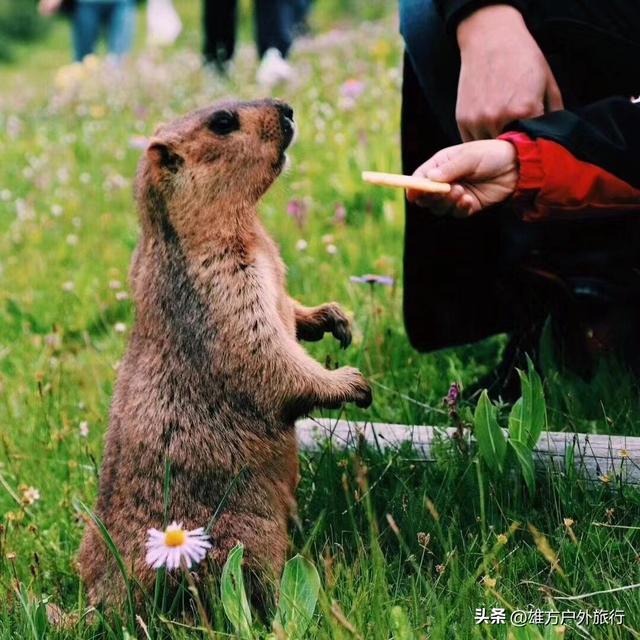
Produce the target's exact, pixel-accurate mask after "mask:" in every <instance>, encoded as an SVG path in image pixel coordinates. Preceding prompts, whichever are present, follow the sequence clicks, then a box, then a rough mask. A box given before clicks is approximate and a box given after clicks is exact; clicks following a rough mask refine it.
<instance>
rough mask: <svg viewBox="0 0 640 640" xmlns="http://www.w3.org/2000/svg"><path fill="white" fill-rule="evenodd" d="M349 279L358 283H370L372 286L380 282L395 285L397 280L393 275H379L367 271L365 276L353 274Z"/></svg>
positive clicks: (387, 285) (388, 285) (386, 285)
mask: <svg viewBox="0 0 640 640" xmlns="http://www.w3.org/2000/svg"><path fill="white" fill-rule="evenodd" d="M349 280H350V281H351V282H355V283H357V284H368V285H371V286H373V285H374V284H380V285H382V286H384V287H393V285H394V284H395V280H394V279H393V278H392V277H391V276H378V275H375V274H373V273H367V274H365V275H363V276H351V277H350V278H349Z"/></svg>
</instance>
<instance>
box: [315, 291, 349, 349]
mask: <svg viewBox="0 0 640 640" xmlns="http://www.w3.org/2000/svg"><path fill="white" fill-rule="evenodd" d="M322 311H323V313H324V314H325V317H326V326H327V329H328V330H329V331H331V334H332V335H333V337H334V338H335V339H336V340H338V341H339V342H340V346H341V347H342V348H343V349H346V348H347V347H348V346H349V345H350V344H351V322H350V321H349V318H347V315H346V313H345V312H344V311H343V310H342V308H341V307H340V305H339V304H338V303H337V302H328V303H327V304H324V305H322Z"/></svg>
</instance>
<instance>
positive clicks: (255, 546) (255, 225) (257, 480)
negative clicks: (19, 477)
mask: <svg viewBox="0 0 640 640" xmlns="http://www.w3.org/2000/svg"><path fill="white" fill-rule="evenodd" d="M292 117H293V113H292V110H291V108H290V107H288V106H287V105H285V104H283V103H280V102H277V101H272V100H266V101H257V102H229V103H225V104H220V105H217V106H214V107H210V108H206V109H202V110H199V111H196V112H194V113H192V114H190V115H188V116H186V117H184V118H182V119H180V120H176V121H175V122H173V123H171V124H169V125H164V126H161V127H160V128H159V129H158V130H157V131H156V134H155V136H154V138H153V139H152V140H151V141H150V144H149V147H148V150H147V152H146V154H145V155H144V157H143V158H142V159H141V161H140V164H139V167H138V174H137V180H136V199H137V204H138V209H139V213H140V219H141V226H142V234H141V238H140V243H139V246H138V248H137V250H136V253H135V255H134V258H133V263H132V268H131V283H132V289H133V295H134V298H135V303H136V322H135V326H134V328H133V331H132V335H131V339H130V342H129V348H128V351H127V353H126V355H125V357H124V359H123V361H122V364H121V366H120V368H119V373H118V381H117V385H116V389H115V395H114V398H113V404H112V409H111V420H110V425H109V431H108V434H107V441H106V450H105V454H104V462H103V465H102V473H101V477H100V490H99V497H98V503H97V507H96V513H97V514H98V516H99V517H100V518H101V519H102V520H103V522H104V524H105V525H106V527H107V529H108V531H109V533H110V535H111V537H112V538H113V540H114V542H115V544H116V545H117V547H118V549H119V550H120V553H121V554H122V557H123V559H124V562H125V564H126V566H127V568H128V569H129V571H130V572H131V573H132V575H133V576H134V577H135V578H136V579H137V580H138V581H140V583H141V584H142V585H143V586H144V587H145V588H146V589H147V590H148V591H149V590H151V589H152V585H153V583H154V579H155V576H154V573H153V571H152V570H151V569H150V568H149V567H147V565H146V563H145V542H146V539H147V529H148V528H150V527H156V528H162V525H163V520H164V518H165V516H164V514H163V487H164V484H165V482H164V477H165V468H166V467H165V462H166V461H168V462H169V463H170V469H171V484H170V498H169V509H168V514H167V520H168V521H172V520H177V521H179V522H180V521H181V522H183V523H184V525H185V527H186V528H189V529H192V528H196V527H201V526H206V525H207V524H208V523H209V521H210V519H211V518H212V516H213V515H214V513H215V512H216V509H217V508H218V507H219V505H221V504H222V508H221V511H220V512H219V517H218V518H217V519H216V521H215V524H214V526H213V528H212V531H211V539H212V543H213V548H212V549H211V551H210V552H209V557H208V560H209V563H210V564H213V565H214V567H216V566H217V567H220V566H221V565H222V564H223V563H224V561H225V560H226V557H227V554H228V552H229V550H230V549H231V548H232V547H233V546H234V545H235V544H236V542H237V541H241V542H242V543H243V544H244V546H245V558H246V564H247V567H248V568H250V569H252V570H254V571H257V572H258V573H260V574H263V575H264V574H265V573H266V574H268V575H271V576H276V575H277V574H279V572H280V571H281V569H282V566H283V563H284V560H285V554H286V549H287V520H288V517H289V516H290V515H291V514H292V512H293V510H294V509H295V497H294V491H295V488H296V484H297V480H298V460H297V449H296V439H295V432H294V421H295V419H296V418H298V417H299V416H301V415H303V414H305V413H306V412H308V411H309V410H311V409H312V408H313V407H338V406H339V405H340V404H342V403H344V402H355V403H356V404H357V405H359V406H363V407H364V406H368V405H369V404H370V402H371V391H370V387H369V385H368V384H367V382H366V381H365V379H364V378H363V377H362V375H361V374H360V372H359V371H358V370H357V369H353V368H350V367H342V368H340V369H337V370H334V371H330V370H327V369H325V368H324V367H322V366H321V365H320V364H318V363H317V362H316V361H315V360H313V359H312V358H311V357H309V355H308V354H307V353H306V352H305V350H304V349H303V348H302V347H301V346H300V345H299V344H298V342H297V339H296V338H299V339H307V340H318V339H320V338H321V337H322V335H323V334H324V332H331V333H333V335H334V336H335V337H336V338H338V339H339V340H340V341H341V342H342V343H343V345H346V344H348V343H349V341H350V338H351V336H350V330H349V324H348V321H347V318H346V317H345V315H344V313H343V312H342V311H341V310H340V308H339V307H338V305H336V304H334V303H330V304H324V305H321V306H319V307H315V308H307V307H304V306H302V305H300V304H299V303H298V302H296V301H295V300H292V299H291V298H290V297H289V296H288V295H287V291H286V288H285V267H284V265H283V263H282V261H281V259H280V256H279V253H278V249H277V247H276V245H275V243H274V242H273V241H272V240H271V238H270V237H269V235H268V234H267V232H266V231H265V229H264V227H263V226H262V224H261V223H260V221H259V219H258V216H257V214H256V205H257V203H258V200H259V199H260V197H261V196H262V195H263V194H264V193H265V191H266V190H267V189H268V188H269V186H270V185H271V183H272V182H273V181H274V180H275V179H276V177H277V176H278V175H279V173H280V171H281V169H282V166H283V164H284V160H285V155H284V151H285V149H286V147H287V146H288V144H289V143H290V141H291V138H292V134H293V121H292ZM241 472H242V473H241ZM238 476H239V480H237V481H236V483H235V485H234V486H233V489H232V490H231V491H230V492H229V493H228V495H227V496H226V498H225V500H224V503H223V496H224V495H225V492H226V491H227V489H228V488H229V486H230V485H231V483H232V482H233V480H234V478H237V477H238ZM79 562H80V571H81V576H82V579H83V580H84V583H85V584H86V586H87V588H88V592H89V599H90V601H91V603H92V604H100V603H102V604H111V605H121V604H122V602H123V600H124V596H125V591H124V583H123V581H122V580H121V578H120V575H119V572H118V570H117V567H116V563H115V561H114V559H113V558H112V557H111V554H110V553H109V551H108V550H107V547H106V545H105V544H104V542H103V540H102V537H101V535H100V533H99V532H98V531H97V529H96V528H95V527H94V526H93V525H90V526H88V527H87V530H86V533H85V537H84V540H83V543H82V547H81V549H80V557H79Z"/></svg>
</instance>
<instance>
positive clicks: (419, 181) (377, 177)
mask: <svg viewBox="0 0 640 640" xmlns="http://www.w3.org/2000/svg"><path fill="white" fill-rule="evenodd" d="M362 179H363V180H364V181H365V182H369V183H371V184H377V185H379V186H381V187H397V188H398V189H415V190H416V191H424V192H425V193H449V191H451V185H450V184H449V183H448V182H434V181H433V180H429V179H428V178H416V177H415V176H403V175H401V174H398V173H380V172H378V171H363V172H362Z"/></svg>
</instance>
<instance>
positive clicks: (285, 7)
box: [203, 0, 300, 63]
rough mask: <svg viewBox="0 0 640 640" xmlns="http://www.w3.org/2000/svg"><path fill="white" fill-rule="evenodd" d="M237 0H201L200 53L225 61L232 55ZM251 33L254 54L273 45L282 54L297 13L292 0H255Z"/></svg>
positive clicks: (290, 40) (291, 36)
mask: <svg viewBox="0 0 640 640" xmlns="http://www.w3.org/2000/svg"><path fill="white" fill-rule="evenodd" d="M237 4H238V3H237V0H204V11H203V26H204V46H203V53H204V57H205V59H206V60H207V61H208V62H220V63H223V62H226V61H227V60H230V59H231V58H232V57H233V53H234V50H235V44H236V24H237V17H238V10H237ZM254 5H255V33H256V46H257V48H258V55H259V56H260V57H262V56H263V55H264V53H265V51H267V49H271V48H275V49H277V50H278V51H280V53H281V54H282V56H283V57H286V56H287V54H288V53H289V48H290V47H291V42H292V39H293V30H294V27H295V24H296V20H297V18H298V16H299V13H300V12H299V10H298V5H297V4H296V2H295V1H294V0H255V3H254Z"/></svg>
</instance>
